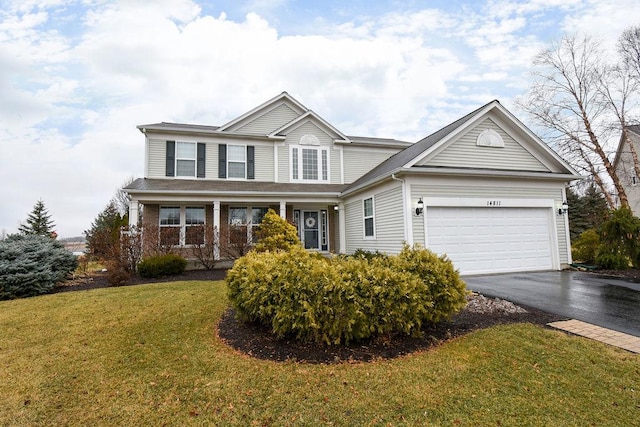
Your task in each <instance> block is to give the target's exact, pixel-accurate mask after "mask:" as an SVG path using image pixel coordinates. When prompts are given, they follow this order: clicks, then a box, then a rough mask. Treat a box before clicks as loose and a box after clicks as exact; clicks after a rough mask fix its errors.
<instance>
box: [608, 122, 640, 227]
mask: <svg viewBox="0 0 640 427" xmlns="http://www.w3.org/2000/svg"><path fill="white" fill-rule="evenodd" d="M625 132H626V136H627V138H626V139H625V137H624V136H625V135H624V134H623V135H622V136H620V142H619V143H618V150H617V151H616V157H615V159H614V161H613V166H614V168H615V170H616V174H617V175H618V178H620V182H621V184H622V187H623V188H624V190H625V193H626V194H627V200H628V201H629V207H630V208H631V211H632V212H633V214H634V215H635V216H638V215H640V177H639V176H638V174H637V173H636V166H638V167H639V168H640V125H631V126H626V127H625ZM634 158H635V159H634Z"/></svg>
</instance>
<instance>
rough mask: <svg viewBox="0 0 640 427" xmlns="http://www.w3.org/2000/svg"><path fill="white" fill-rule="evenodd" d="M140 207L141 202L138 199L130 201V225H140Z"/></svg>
mask: <svg viewBox="0 0 640 427" xmlns="http://www.w3.org/2000/svg"><path fill="white" fill-rule="evenodd" d="M139 209H140V203H139V202H138V201H137V200H131V201H130V202H129V227H135V226H137V225H138V211H139Z"/></svg>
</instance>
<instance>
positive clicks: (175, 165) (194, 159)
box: [166, 141, 207, 178]
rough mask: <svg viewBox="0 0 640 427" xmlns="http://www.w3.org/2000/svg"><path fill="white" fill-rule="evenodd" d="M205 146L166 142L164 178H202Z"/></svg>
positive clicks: (199, 143)
mask: <svg viewBox="0 0 640 427" xmlns="http://www.w3.org/2000/svg"><path fill="white" fill-rule="evenodd" d="M206 148H207V147H206V144H205V143H203V142H184V141H167V142H166V176H175V177H185V178H204V177H205V161H206Z"/></svg>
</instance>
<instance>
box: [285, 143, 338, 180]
mask: <svg viewBox="0 0 640 427" xmlns="http://www.w3.org/2000/svg"><path fill="white" fill-rule="evenodd" d="M291 180H292V181H308V182H326V181H328V180H329V149H328V148H326V147H308V146H299V145H292V146H291Z"/></svg>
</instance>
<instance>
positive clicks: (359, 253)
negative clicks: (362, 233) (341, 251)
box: [347, 248, 388, 261]
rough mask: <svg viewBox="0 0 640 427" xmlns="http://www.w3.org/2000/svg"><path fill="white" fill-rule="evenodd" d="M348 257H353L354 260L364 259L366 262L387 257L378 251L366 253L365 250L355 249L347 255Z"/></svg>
mask: <svg viewBox="0 0 640 427" xmlns="http://www.w3.org/2000/svg"><path fill="white" fill-rule="evenodd" d="M347 256H348V257H354V258H364V259H366V260H369V261H370V260H372V259H374V258H387V257H388V255H387V254H385V253H384V252H380V251H375V252H373V251H368V250H366V249H362V248H358V249H356V250H355V251H354V252H353V254H351V255H347Z"/></svg>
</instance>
